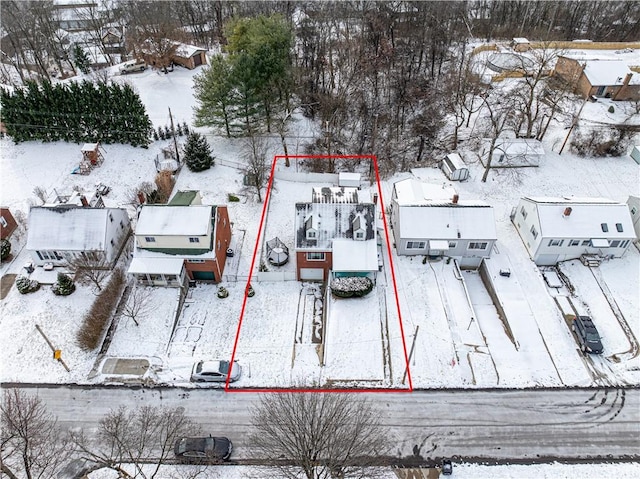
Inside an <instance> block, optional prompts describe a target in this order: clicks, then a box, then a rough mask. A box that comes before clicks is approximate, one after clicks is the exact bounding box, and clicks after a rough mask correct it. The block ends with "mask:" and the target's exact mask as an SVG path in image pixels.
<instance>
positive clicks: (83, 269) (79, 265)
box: [68, 252, 111, 291]
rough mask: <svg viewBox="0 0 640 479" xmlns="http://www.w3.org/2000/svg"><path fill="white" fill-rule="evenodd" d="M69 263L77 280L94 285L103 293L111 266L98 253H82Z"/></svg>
mask: <svg viewBox="0 0 640 479" xmlns="http://www.w3.org/2000/svg"><path fill="white" fill-rule="evenodd" d="M68 263H69V267H70V268H71V270H72V271H73V272H74V274H75V277H76V279H77V280H79V281H81V282H86V283H89V284H93V285H94V286H95V287H96V288H97V289H98V291H102V282H103V281H104V280H105V279H106V278H107V277H108V276H109V274H110V273H111V264H109V262H108V261H107V260H106V259H105V258H104V256H103V255H101V254H100V253H97V252H87V253H82V254H80V256H76V257H75V258H73V259H71V260H70V261H69V262H68Z"/></svg>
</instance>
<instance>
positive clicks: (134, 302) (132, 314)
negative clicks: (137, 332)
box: [122, 285, 153, 326]
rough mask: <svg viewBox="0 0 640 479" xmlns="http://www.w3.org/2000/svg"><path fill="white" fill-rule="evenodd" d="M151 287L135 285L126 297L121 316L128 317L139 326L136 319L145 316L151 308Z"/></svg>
mask: <svg viewBox="0 0 640 479" xmlns="http://www.w3.org/2000/svg"><path fill="white" fill-rule="evenodd" d="M152 307H153V304H152V303H151V289H149V288H144V287H142V286H140V285H135V286H134V287H133V289H132V290H131V294H129V298H127V302H126V304H125V306H124V308H123V310H122V316H124V317H126V318H130V319H131V320H132V321H133V322H134V323H135V324H136V326H140V323H138V320H139V319H141V318H145V317H146V316H147V315H148V314H149V313H150V312H151V310H152Z"/></svg>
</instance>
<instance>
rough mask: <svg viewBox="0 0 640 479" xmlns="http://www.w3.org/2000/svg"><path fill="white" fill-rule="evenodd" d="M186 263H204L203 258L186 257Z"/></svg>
mask: <svg viewBox="0 0 640 479" xmlns="http://www.w3.org/2000/svg"><path fill="white" fill-rule="evenodd" d="M187 263H204V260H203V259H188V260H187Z"/></svg>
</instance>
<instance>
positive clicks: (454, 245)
mask: <svg viewBox="0 0 640 479" xmlns="http://www.w3.org/2000/svg"><path fill="white" fill-rule="evenodd" d="M457 247H458V242H457V241H449V248H450V249H456V248H457Z"/></svg>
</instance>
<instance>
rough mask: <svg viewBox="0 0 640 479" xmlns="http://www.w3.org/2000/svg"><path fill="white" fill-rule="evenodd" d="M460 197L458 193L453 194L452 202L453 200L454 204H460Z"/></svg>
mask: <svg viewBox="0 0 640 479" xmlns="http://www.w3.org/2000/svg"><path fill="white" fill-rule="evenodd" d="M458 198H459V197H458V195H457V194H456V195H453V199H452V200H451V202H452V203H453V204H454V205H456V204H458Z"/></svg>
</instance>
